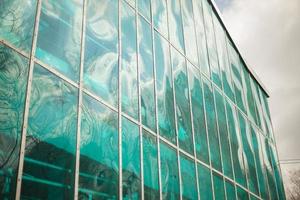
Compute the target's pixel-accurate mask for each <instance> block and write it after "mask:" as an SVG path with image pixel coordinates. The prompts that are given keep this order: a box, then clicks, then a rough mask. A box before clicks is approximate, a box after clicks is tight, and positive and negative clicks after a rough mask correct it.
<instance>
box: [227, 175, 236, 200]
mask: <svg viewBox="0 0 300 200" xmlns="http://www.w3.org/2000/svg"><path fill="white" fill-rule="evenodd" d="M225 190H226V197H227V199H228V200H229V199H230V200H235V199H236V191H235V187H234V184H233V183H232V182H230V181H228V180H226V179H225Z"/></svg>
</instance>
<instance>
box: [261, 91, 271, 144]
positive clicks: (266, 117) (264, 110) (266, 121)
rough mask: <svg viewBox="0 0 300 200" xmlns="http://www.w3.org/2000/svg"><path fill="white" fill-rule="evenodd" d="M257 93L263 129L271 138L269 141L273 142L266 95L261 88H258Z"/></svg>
mask: <svg viewBox="0 0 300 200" xmlns="http://www.w3.org/2000/svg"><path fill="white" fill-rule="evenodd" d="M259 94H260V102H261V105H262V113H263V119H264V124H265V130H264V131H265V135H266V136H267V137H268V138H269V139H270V140H271V142H274V135H273V127H272V122H271V118H270V111H269V106H268V102H267V97H266V94H265V93H264V92H263V91H262V89H261V88H259Z"/></svg>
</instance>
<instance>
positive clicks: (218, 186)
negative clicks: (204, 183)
mask: <svg viewBox="0 0 300 200" xmlns="http://www.w3.org/2000/svg"><path fill="white" fill-rule="evenodd" d="M213 182H214V191H215V199H218V200H222V199H225V190H224V180H223V177H222V176H221V175H220V174H217V173H216V172H214V171H213Z"/></svg>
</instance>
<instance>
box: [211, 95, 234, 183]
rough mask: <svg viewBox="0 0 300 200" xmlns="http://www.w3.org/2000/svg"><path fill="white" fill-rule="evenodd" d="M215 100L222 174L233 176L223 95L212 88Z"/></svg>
mask: <svg viewBox="0 0 300 200" xmlns="http://www.w3.org/2000/svg"><path fill="white" fill-rule="evenodd" d="M214 92H215V98H216V99H215V100H216V110H217V121H218V130H219V136H220V144H221V153H222V161H223V171H224V174H225V175H226V176H228V177H230V178H233V172H232V163H231V154H230V141H229V135H228V129H227V121H226V113H225V105H224V97H223V96H222V94H220V92H219V91H218V90H216V89H214Z"/></svg>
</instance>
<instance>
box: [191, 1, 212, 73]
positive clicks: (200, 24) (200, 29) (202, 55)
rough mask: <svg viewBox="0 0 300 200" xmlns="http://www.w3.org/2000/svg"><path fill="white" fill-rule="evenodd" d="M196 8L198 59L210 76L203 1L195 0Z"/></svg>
mask: <svg viewBox="0 0 300 200" xmlns="http://www.w3.org/2000/svg"><path fill="white" fill-rule="evenodd" d="M193 8H194V19H195V29H196V39H197V45H198V59H199V66H200V70H201V71H202V72H203V73H205V74H206V75H207V76H208V77H210V70H209V64H208V55H207V46H206V36H205V30H204V21H203V20H204V19H203V9H202V1H193Z"/></svg>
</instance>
